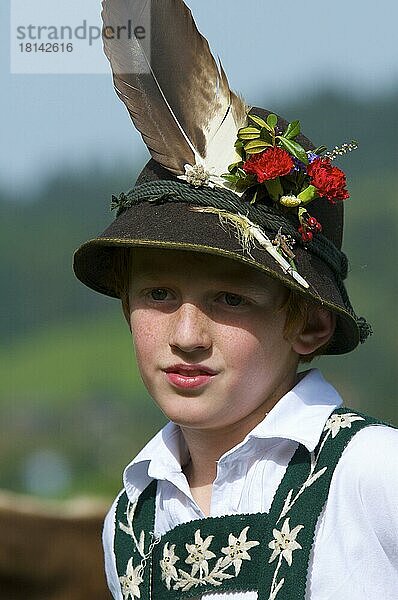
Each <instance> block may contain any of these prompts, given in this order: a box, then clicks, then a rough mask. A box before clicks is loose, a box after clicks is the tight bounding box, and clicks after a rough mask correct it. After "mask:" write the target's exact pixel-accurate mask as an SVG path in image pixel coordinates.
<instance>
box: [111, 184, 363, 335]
mask: <svg viewBox="0 0 398 600" xmlns="http://www.w3.org/2000/svg"><path fill="white" fill-rule="evenodd" d="M142 202H154V203H158V204H161V203H164V202H186V203H187V204H192V205H195V206H210V207H214V208H218V209H221V210H229V211H231V212H234V213H235V214H237V213H240V214H244V215H245V216H246V217H248V218H250V219H251V220H253V222H254V223H256V225H259V226H262V227H264V228H266V229H268V231H271V232H273V233H277V232H278V231H279V229H280V228H282V231H283V233H284V235H290V236H291V237H292V238H293V239H295V240H296V242H299V243H301V244H302V240H301V236H300V234H299V233H298V231H297V230H296V228H295V227H294V225H293V224H292V223H290V222H289V221H288V220H287V218H286V217H285V216H284V215H283V214H281V213H278V212H277V211H275V209H274V208H273V207H272V206H268V205H266V204H262V205H261V207H258V206H256V205H255V204H249V203H243V202H242V200H239V199H238V198H237V196H236V194H234V192H232V191H230V190H228V189H226V188H217V187H214V188H210V187H208V186H206V187H194V186H191V185H189V184H187V183H183V182H180V181H173V180H157V181H149V182H146V183H142V184H140V185H138V186H136V187H134V188H133V189H131V190H130V191H129V192H128V193H127V194H125V193H121V194H120V196H119V198H116V197H115V196H113V197H112V204H111V208H112V209H114V208H117V216H119V215H121V214H122V213H123V212H125V211H126V210H127V209H128V208H131V207H132V206H135V205H138V204H141V203H142ZM306 248H307V249H308V250H309V251H310V252H312V253H313V254H314V255H315V256H317V257H318V258H320V259H321V260H322V261H323V262H325V263H326V264H327V265H328V266H329V267H330V268H331V269H332V271H333V272H334V273H335V275H336V284H337V286H338V289H339V291H340V294H341V296H342V299H343V301H344V304H345V306H346V309H347V312H349V313H350V314H351V315H352V316H353V318H354V319H355V320H356V323H357V326H358V330H359V337H360V342H361V343H363V342H364V341H365V340H366V339H367V338H368V337H369V336H370V335H371V334H372V333H373V332H372V328H371V326H370V325H369V323H367V321H366V319H364V318H363V317H357V316H356V314H355V312H354V310H353V308H352V306H351V303H350V300H349V298H348V294H347V291H346V289H345V286H344V283H343V280H344V279H345V278H346V277H347V271H348V260H347V257H346V255H345V254H344V253H343V252H341V250H339V249H338V248H336V246H335V245H334V244H333V243H332V242H330V241H329V240H328V239H327V238H326V237H325V236H323V235H322V234H320V233H318V234H317V236H316V237H315V238H314V240H313V241H311V242H307V243H306Z"/></svg>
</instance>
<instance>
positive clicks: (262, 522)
mask: <svg viewBox="0 0 398 600" xmlns="http://www.w3.org/2000/svg"><path fill="white" fill-rule="evenodd" d="M364 416H365V415H364ZM373 421H374V420H372V419H371V418H370V417H366V418H363V416H360V415H359V414H357V413H355V412H351V411H350V410H349V409H344V408H343V409H337V410H336V411H335V412H334V413H333V414H331V415H330V417H329V419H328V420H327V421H326V423H325V425H324V427H323V432H322V436H321V439H320V442H319V444H318V446H317V447H316V448H315V450H314V451H312V452H308V450H306V449H305V447H304V446H302V445H299V447H298V448H297V450H296V452H295V454H294V456H293V457H292V460H291V461H290V463H289V465H288V468H287V471H286V474H285V476H284V478H283V481H282V483H281V484H280V487H279V488H278V490H280V491H277V493H276V498H275V499H274V502H273V505H272V506H271V509H270V512H269V513H267V514H265V513H264V514H263V515H258V514H249V515H247V518H243V516H242V515H230V516H225V517H222V518H221V519H220V518H214V519H212V518H209V519H208V520H206V524H204V525H203V526H201V522H196V523H192V524H190V523H186V524H182V525H181V526H180V527H177V528H176V530H175V532H173V531H172V532H170V533H167V534H166V535H165V537H164V538H162V539H160V538H159V537H155V535H154V534H153V533H152V531H153V528H154V522H155V498H156V482H152V484H150V486H148V488H147V490H145V491H144V493H143V494H142V495H141V496H140V498H139V500H138V503H131V502H129V501H128V498H127V495H126V494H124V495H123V496H122V497H121V500H120V502H119V504H118V508H117V520H116V523H117V528H116V531H115V554H116V560H117V569H118V575H119V581H120V588H121V592H122V596H123V599H124V600H135V599H136V598H138V599H139V600H151V598H152V594H154V595H155V598H163V596H164V597H166V596H167V597H170V600H177V598H183V597H190V596H191V594H192V595H197V594H199V595H200V594H201V593H205V592H209V591H211V589H213V590H214V589H219V590H223V591H224V590H225V591H227V592H228V591H234V590H242V591H245V590H249V589H251V590H252V589H261V590H262V593H263V594H265V595H264V596H262V598H264V600H265V599H266V600H281V597H282V596H283V597H286V598H287V597H289V598H293V597H294V598H296V597H297V598H298V600H299V599H301V598H304V594H305V581H306V579H305V578H304V577H301V578H300V579H297V576H298V574H301V573H303V574H304V573H305V572H306V571H305V569H306V568H308V560H309V556H310V551H311V544H312V542H313V536H314V531H315V526H316V522H317V519H318V518H319V515H320V513H321V509H322V506H323V505H324V502H325V501H326V498H327V494H328V489H329V485H330V480H331V477H332V475H333V472H334V469H335V466H336V464H337V462H338V460H339V457H340V456H341V452H342V451H343V449H344V447H345V445H346V444H347V441H349V440H350V439H351V437H352V436H353V435H355V433H356V431H358V430H360V429H362V428H363V427H364V426H366V425H368V424H371V423H373ZM376 422H377V421H376ZM309 488H312V489H311V490H310V492H309V493H308V494H305V492H306V490H309ZM278 493H279V496H278ZM212 522H214V528H213V525H212ZM162 540H163V542H162V545H161V547H158V548H157V549H156V548H155V544H157V543H159V541H162ZM256 547H258V548H256ZM254 548H255V551H254V550H253V549H254ZM252 550H253V552H252ZM244 561H251V564H250V565H248V564H246V565H245V563H244ZM244 567H246V568H244ZM151 582H152V585H151ZM259 585H261V588H258V587H257V586H259ZM168 594H169V596H168Z"/></svg>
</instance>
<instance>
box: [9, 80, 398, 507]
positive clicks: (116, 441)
mask: <svg viewBox="0 0 398 600" xmlns="http://www.w3.org/2000/svg"><path fill="white" fill-rule="evenodd" d="M397 106H398V91H397V92H396V93H395V94H391V95H390V96H388V97H378V98H375V99H374V100H373V101H372V102H370V101H368V102H361V101H359V100H354V99H352V98H348V97H346V96H344V95H343V94H337V93H336V92H331V91H330V92H324V93H323V94H322V95H321V96H319V97H317V98H315V99H313V100H312V101H311V102H308V101H306V102H305V103H303V104H302V105H300V103H296V105H295V106H294V107H293V106H285V107H278V111H277V112H279V113H280V114H283V115H284V116H286V117H287V118H289V119H293V118H297V116H301V122H302V127H303V130H304V132H305V133H306V135H307V136H308V137H310V138H311V139H313V140H314V141H315V142H319V143H321V142H322V143H325V144H327V145H329V146H331V147H332V146H334V145H335V144H340V143H342V142H344V141H347V140H350V139H357V140H358V141H359V142H360V149H359V150H357V151H356V152H354V153H352V154H350V155H349V156H347V157H346V158H344V159H342V160H341V162H340V163H339V164H340V165H341V166H342V168H343V169H344V170H345V171H346V173H347V175H348V179H349V189H350V192H351V198H350V199H349V200H348V201H346V204H345V208H346V232H345V244H344V249H345V251H346V252H347V254H348V256H349V258H350V275H349V285H348V289H349V291H350V294H351V297H352V301H353V304H354V307H355V308H356V310H357V312H358V313H359V314H363V315H366V317H367V318H368V320H369V321H370V322H371V323H372V325H373V327H374V331H375V335H374V336H373V337H372V338H371V339H370V340H369V341H368V342H367V343H366V344H365V345H364V346H361V347H360V348H359V349H358V350H357V351H355V352H354V353H353V354H352V355H347V356H342V357H329V358H325V359H320V360H318V361H317V362H316V363H314V366H319V367H321V368H322V370H323V371H324V373H325V374H326V376H327V377H329V378H330V379H331V380H332V381H333V382H334V383H335V385H336V387H337V388H338V389H339V391H340V392H341V393H342V395H343V396H344V398H345V401H346V404H348V405H351V406H353V407H356V408H360V409H362V410H365V411H368V412H371V413H373V414H374V415H376V416H379V417H382V418H385V419H388V420H391V421H393V422H395V423H396V424H398V407H397V402H396V386H397V358H396V357H397V327H396V299H397V297H398V293H397V292H398V289H397V288H398V277H397V266H396V263H397V257H398V252H397V250H398V244H397V225H398V202H397V198H398V174H397V171H396V165H397V164H398V160H397V159H398V144H397V141H396V127H394V124H396V121H397ZM271 108H275V107H271ZM137 168H138V166H136V169H132V170H131V173H129V172H128V169H127V167H125V168H123V167H119V168H118V170H117V171H115V170H109V172H98V170H96V169H92V170H91V171H89V172H82V173H79V174H76V173H68V172H64V173H60V174H58V175H57V177H54V178H52V179H51V180H49V181H48V183H47V185H46V186H45V187H44V188H43V189H42V190H41V191H40V193H36V194H35V195H33V196H31V195H29V194H27V195H26V198H25V199H20V198H18V199H16V198H13V197H9V196H6V195H5V194H1V192H0V217H1V223H2V235H1V236H0V244H1V248H0V250H1V262H0V277H1V281H2V306H1V311H0V314H1V319H0V336H1V345H0V382H1V384H0V417H1V418H0V450H1V456H2V459H3V460H2V469H1V470H0V487H7V488H10V489H14V490H18V491H28V492H33V493H43V494H47V495H55V496H60V495H61V496H65V495H69V494H72V493H74V492H76V491H90V492H95V493H109V494H110V495H112V494H113V493H115V492H116V491H117V489H118V488H119V487H120V474H121V469H122V466H124V465H125V464H127V462H129V460H130V459H131V458H132V457H133V456H134V454H135V453H136V452H137V451H138V450H139V449H140V448H141V447H142V445H143V444H144V443H145V441H146V440H147V439H148V438H149V436H150V435H152V434H153V433H154V431H156V430H157V429H158V428H159V427H160V426H161V425H162V424H163V422H164V418H163V416H162V415H160V414H159V413H158V411H157V410H156V408H155V407H154V406H153V404H152V401H151V400H150V398H149V397H148V395H147V393H146V391H145V389H144V388H143V386H142V384H141V383H140V380H139V375H138V373H137V369H136V367H135V365H134V360H133V351H132V347H131V341H130V338H129V331H128V329H127V326H126V324H125V322H124V320H123V317H122V315H121V310H120V306H119V303H118V302H117V301H115V300H111V299H107V298H105V297H102V296H101V295H99V294H96V293H94V292H91V291H89V290H88V289H86V288H84V287H83V286H82V285H81V284H80V283H78V282H77V281H75V279H74V276H73V273H72V269H71V263H72V254H73V250H74V249H75V248H76V247H77V246H78V245H79V244H80V243H81V242H82V241H85V240H86V239H88V238H89V237H91V236H94V235H96V234H97V233H98V232H99V231H101V230H102V229H104V228H105V227H106V225H107V224H108V223H109V222H110V221H111V219H112V218H113V216H112V215H111V214H110V213H109V204H110V198H111V194H112V193H115V194H118V193H119V192H120V191H122V190H124V191H125V190H127V189H128V188H129V187H131V186H132V183H133V181H134V179H135V175H136V170H137ZM55 472H56V473H58V474H59V473H61V475H62V477H60V479H59V481H58V484H57V482H56V481H55V483H54V480H50V479H51V477H50V476H51V474H52V473H55ZM46 474H47V475H46Z"/></svg>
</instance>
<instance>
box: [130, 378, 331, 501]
mask: <svg viewBox="0 0 398 600" xmlns="http://www.w3.org/2000/svg"><path fill="white" fill-rule="evenodd" d="M341 404H342V399H341V397H340V395H339V394H338V392H337V391H336V390H335V388H334V387H333V386H332V385H331V384H330V383H328V382H327V381H326V380H325V379H324V378H323V376H322V374H321V373H320V371H319V370H318V369H311V370H309V371H307V372H306V373H305V375H304V377H303V378H302V379H301V381H299V382H298V383H297V384H296V385H295V387H294V388H293V389H291V390H290V391H289V392H287V394H285V395H284V396H283V397H282V398H281V399H280V400H279V401H278V402H277V403H276V404H275V406H274V407H273V408H272V410H271V411H270V412H269V413H268V415H267V416H266V418H265V419H264V420H263V421H261V423H259V424H258V425H257V426H256V427H255V428H254V429H253V430H252V431H251V432H250V433H249V434H248V435H247V436H246V438H245V439H244V440H243V441H242V442H241V443H240V444H238V445H237V446H235V447H234V448H232V449H231V450H229V451H228V452H227V453H226V454H224V456H223V457H222V458H225V457H226V456H228V455H230V454H232V453H234V452H236V451H237V450H238V449H239V448H241V447H242V446H244V445H246V444H247V442H248V441H249V440H253V439H267V438H279V439H288V440H293V441H296V442H298V443H300V444H303V445H304V446H305V447H306V448H307V450H308V451H309V452H312V451H313V450H314V449H315V448H316V446H317V444H318V442H319V439H320V437H321V434H322V431H323V428H324V425H325V422H326V420H327V419H328V417H329V416H330V414H331V413H332V412H333V411H334V409H335V408H337V407H339V406H341ZM188 456H189V455H188V450H187V448H186V445H185V442H184V439H183V436H182V433H181V430H180V428H179V427H178V426H177V425H175V424H174V423H168V424H167V425H166V426H165V427H163V429H162V430H161V431H159V433H158V434H156V435H155V437H153V438H152V440H151V441H150V442H148V444H147V445H146V446H145V447H144V448H143V449H142V450H141V452H140V453H139V454H138V455H137V456H136V457H135V458H134V460H133V461H132V462H131V463H130V464H129V465H128V466H127V467H126V469H125V470H124V474H123V481H124V487H125V490H126V492H127V495H128V496H129V498H130V500H134V499H136V498H137V497H138V495H139V494H140V493H141V492H142V491H143V490H144V489H145V488H146V487H147V485H148V484H149V483H150V482H151V481H152V480H153V479H160V480H161V479H167V480H169V481H173V479H174V480H175V479H176V477H178V476H180V474H181V470H182V469H181V465H184V464H185V463H186V462H187V460H188Z"/></svg>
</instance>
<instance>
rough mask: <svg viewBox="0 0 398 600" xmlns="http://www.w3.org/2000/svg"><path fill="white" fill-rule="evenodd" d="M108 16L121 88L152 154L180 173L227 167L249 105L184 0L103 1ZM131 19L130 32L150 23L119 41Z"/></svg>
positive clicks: (109, 50)
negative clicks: (196, 167)
mask: <svg viewBox="0 0 398 600" xmlns="http://www.w3.org/2000/svg"><path fill="white" fill-rule="evenodd" d="M148 11H149V12H148ZM102 19H103V24H104V31H105V32H106V34H105V35H103V42H104V51H105V54H106V56H107V57H108V59H109V62H110V64H111V68H112V72H113V80H114V85H115V89H116V92H117V94H118V96H119V97H120V99H121V100H122V101H123V102H124V103H125V105H126V107H127V109H128V111H129V114H130V116H131V118H132V120H133V122H134V125H135V126H136V128H137V129H138V130H139V131H140V133H141V135H142V137H143V139H144V142H145V144H146V145H147V147H148V149H149V151H150V153H151V155H152V157H153V158H154V159H155V160H156V161H157V162H159V163H160V164H161V165H163V166H164V167H166V168H167V169H169V170H170V171H171V172H172V173H174V174H176V175H179V174H181V173H183V172H184V165H185V164H186V163H188V164H195V162H203V163H204V164H206V166H207V167H209V168H213V169H215V170H216V171H220V170H221V171H220V172H222V170H225V168H226V166H227V165H228V163H229V162H232V159H233V158H234V150H233V145H234V142H235V139H236V132H237V129H238V128H239V127H242V126H243V125H244V124H245V122H246V109H247V107H246V105H245V103H244V101H243V100H242V99H241V98H239V97H238V96H236V95H235V94H234V93H232V92H231V91H230V89H229V85H228V81H227V77H226V75H225V73H224V71H223V69H222V67H221V66H218V65H217V63H216V61H215V60H214V58H213V56H212V54H211V52H210V49H209V45H208V43H207V40H206V39H205V38H204V37H203V36H202V35H201V34H200V33H199V31H198V30H197V28H196V25H195V23H194V21H193V18H192V15H191V12H190V10H189V9H188V8H187V6H186V5H185V4H184V2H183V1H182V0H103V2H102ZM129 20H130V31H132V30H134V28H136V27H145V24H146V27H145V30H146V31H145V35H144V33H143V30H142V29H140V30H138V31H139V36H140V37H143V39H141V40H140V39H137V38H136V36H135V35H134V34H133V35H132V36H131V39H128V35H127V34H128V30H127V31H126V30H121V35H120V36H119V37H120V39H116V38H117V35H116V32H117V27H118V26H119V27H123V26H125V27H129ZM148 23H150V26H149V27H148ZM143 24H144V25H143ZM110 28H112V29H110ZM148 29H149V31H148ZM112 32H114V35H113V38H114V39H110V38H111V37H112ZM220 154H221V155H224V154H225V159H224V158H223V160H222V161H221V162H220Z"/></svg>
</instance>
